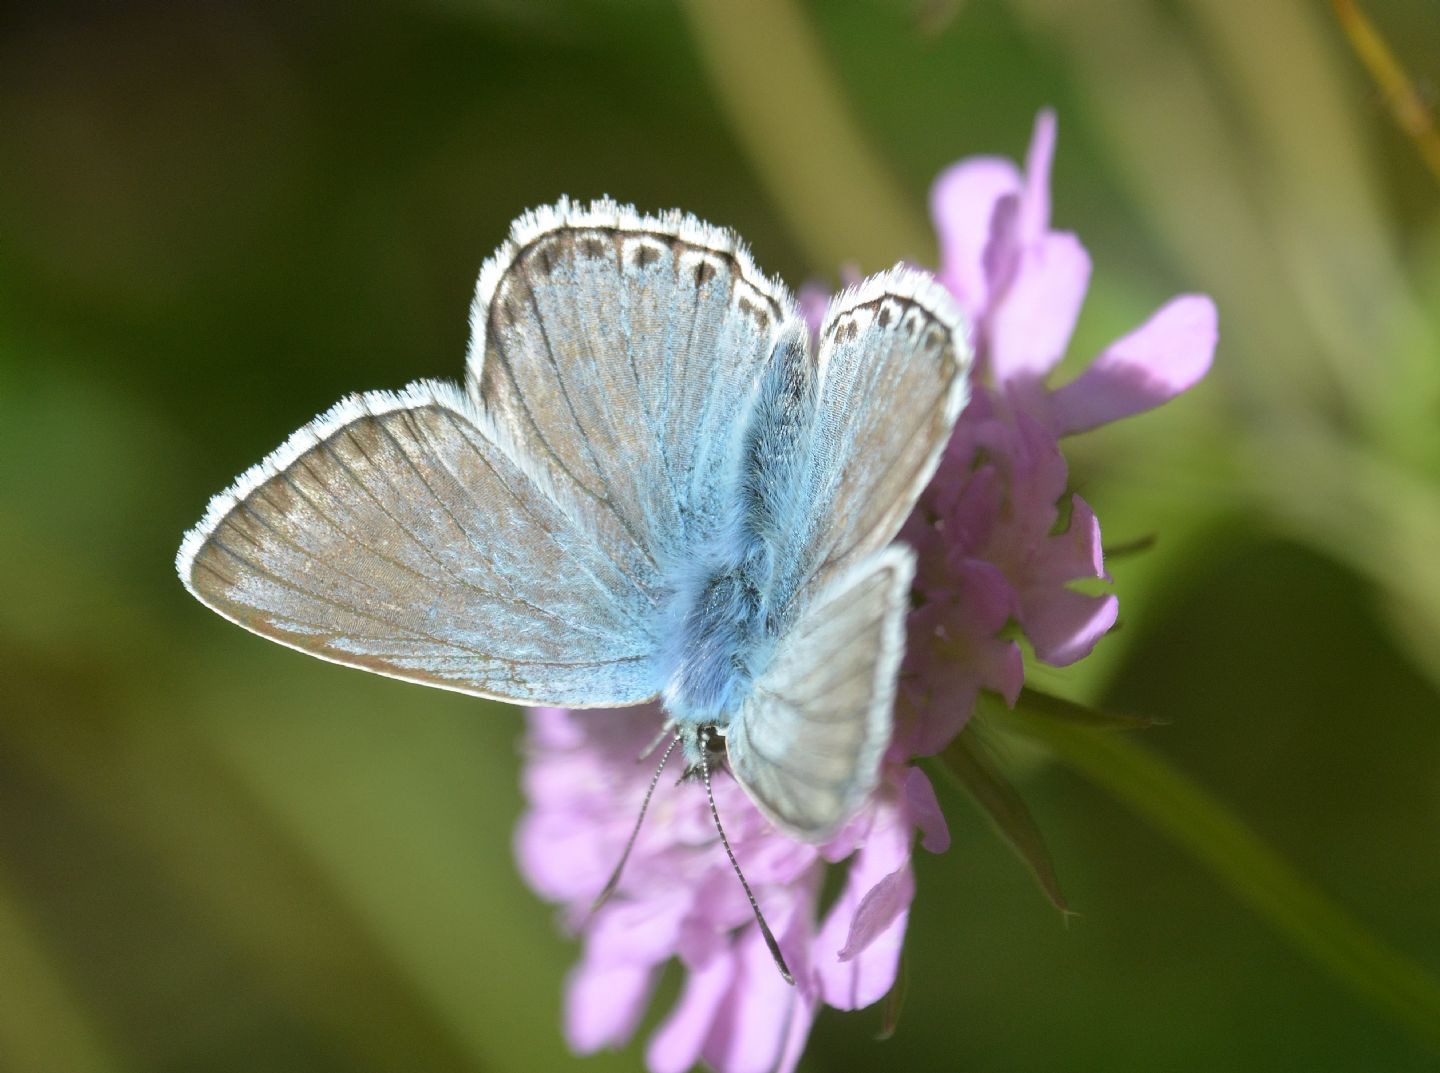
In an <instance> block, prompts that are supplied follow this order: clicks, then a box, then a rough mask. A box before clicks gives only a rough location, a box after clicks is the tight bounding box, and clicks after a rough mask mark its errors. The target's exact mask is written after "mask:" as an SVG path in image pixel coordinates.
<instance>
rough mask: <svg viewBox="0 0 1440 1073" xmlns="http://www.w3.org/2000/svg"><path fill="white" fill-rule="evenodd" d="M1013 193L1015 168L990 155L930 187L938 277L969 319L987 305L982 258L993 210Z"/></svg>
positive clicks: (1016, 176)
mask: <svg viewBox="0 0 1440 1073" xmlns="http://www.w3.org/2000/svg"><path fill="white" fill-rule="evenodd" d="M1019 190H1020V171H1019V169H1018V168H1016V167H1015V165H1014V163H1012V162H1011V161H1009V160H1005V159H1004V158H1003V157H991V156H978V157H969V158H968V159H966V160H962V161H961V162H960V163H958V164H955V165H953V166H951V167H950V168H947V169H946V170H945V171H943V172H941V173H940V177H939V178H938V179H936V180H935V183H934V185H933V186H931V188H930V217H931V219H932V220H934V222H935V232H936V234H937V235H938V236H939V238H940V272H939V273H938V274H939V276H940V280H941V282H943V283H944V284H945V286H946V287H948V288H949V290H950V293H951V294H953V295H955V297H956V299H958V300H959V302H960V307H961V308H962V309H963V310H964V311H965V312H966V314H967V315H968V316H970V317H971V318H974V317H975V316H976V315H977V314H978V313H979V312H980V311H981V310H983V309H984V308H985V306H986V304H987V303H988V302H989V301H990V288H989V283H988V281H987V277H986V272H985V268H984V263H983V259H984V253H985V247H986V245H987V244H988V243H989V241H990V220H991V217H992V216H993V215H994V212H995V206H996V204H997V203H998V202H999V201H1000V199H1001V198H1003V197H1005V196H1006V195H1013V194H1015V193H1017V192H1018V191H1019Z"/></svg>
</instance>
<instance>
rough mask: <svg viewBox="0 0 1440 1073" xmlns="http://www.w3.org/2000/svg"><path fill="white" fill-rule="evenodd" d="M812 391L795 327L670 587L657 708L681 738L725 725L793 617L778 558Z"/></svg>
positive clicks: (802, 338)
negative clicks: (666, 673)
mask: <svg viewBox="0 0 1440 1073" xmlns="http://www.w3.org/2000/svg"><path fill="white" fill-rule="evenodd" d="M814 389H815V383H814V377H813V366H812V362H811V359H810V355H809V347H808V339H807V337H806V334H805V330H804V327H803V325H800V324H796V325H794V326H793V328H792V329H791V330H790V331H789V332H787V333H786V334H785V335H784V336H782V338H781V339H780V341H779V342H778V343H777V344H776V346H775V350H774V353H773V355H772V358H771V360H770V362H769V364H768V367H767V369H766V371H765V374H764V375H763V376H762V377H761V379H760V383H759V384H758V385H757V386H756V394H755V400H754V406H753V409H752V410H751V413H750V415H749V421H748V423H747V425H746V427H745V430H744V433H743V436H742V437H741V442H740V450H739V451H738V452H737V460H738V464H737V466H736V468H735V470H734V471H733V472H732V473H730V474H728V475H727V476H728V477H729V482H728V484H729V488H728V491H729V495H728V497H727V498H728V500H729V504H728V510H727V516H726V518H725V520H724V522H723V523H722V525H721V526H720V527H719V530H718V531H717V532H716V533H714V534H713V535H712V536H711V537H710V539H709V540H708V541H706V542H705V544H704V545H703V547H702V548H701V549H700V553H699V554H698V555H696V556H695V557H694V558H693V559H692V560H690V561H688V562H686V563H683V564H680V565H679V566H678V568H677V569H676V570H675V571H674V576H673V577H672V582H673V587H672V590H671V591H672V593H673V596H672V601H673V602H672V606H671V622H672V623H673V634H672V636H671V637H670V638H669V642H670V644H671V645H672V646H673V647H672V649H671V651H672V653H673V662H672V666H673V670H672V671H671V674H670V677H669V680H668V682H667V684H666V687H665V693H664V698H665V707H666V710H667V711H668V713H669V714H670V717H671V718H672V719H673V720H674V721H675V722H676V723H677V724H678V725H679V727H680V728H681V729H682V731H683V730H685V729H687V728H690V727H694V728H697V729H698V728H699V727H702V726H716V727H719V728H721V729H723V728H724V727H725V726H726V725H727V724H728V723H729V722H730V720H731V718H732V717H733V716H734V715H735V714H736V713H737V712H738V711H739V709H740V706H741V705H742V704H744V702H745V700H746V698H747V697H748V696H749V695H750V690H751V686H752V684H753V683H754V681H755V679H756V678H757V677H759V676H760V675H761V674H762V673H763V672H764V670H765V667H766V665H767V664H768V663H769V661H770V657H771V655H772V653H773V650H774V646H775V640H776V638H777V637H778V636H779V635H780V633H781V632H782V630H783V629H784V626H785V623H786V622H787V621H788V620H789V618H790V617H791V615H792V614H793V612H794V610H795V609H794V608H792V607H790V606H789V605H790V602H791V599H790V598H791V596H792V594H793V593H792V591H791V588H792V587H791V586H789V585H787V584H786V581H787V578H786V576H785V575H786V570H785V567H786V565H787V564H786V562H785V561H784V560H783V558H782V557H781V555H780V552H779V549H781V548H783V547H784V546H785V544H786V542H787V541H789V540H793V536H794V534H793V533H792V532H790V531H789V530H791V529H793V518H794V517H795V515H796V514H797V513H798V512H797V502H798V499H799V491H800V486H801V484H802V482H803V479H804V471H805V463H806V460H807V457H808V455H809V449H810V446H811V444H810V437H811V435H812V433H813V425H812V421H811V415H812V413H813V409H814ZM685 736H686V738H687V745H686V751H687V753H689V752H690V751H692V750H691V745H690V742H689V740H688V739H689V735H685Z"/></svg>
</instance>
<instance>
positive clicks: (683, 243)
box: [176, 200, 970, 841]
mask: <svg viewBox="0 0 1440 1073" xmlns="http://www.w3.org/2000/svg"><path fill="white" fill-rule="evenodd" d="M470 322H471V343H470V347H469V353H468V357H467V365H466V376H465V381H464V384H463V386H459V387H457V386H455V385H452V384H448V383H441V382H436V381H421V382H418V383H414V384H411V385H410V386H409V387H406V388H405V389H403V390H401V391H397V392H387V391H378V392H369V393H365V394H358V395H351V396H349V397H347V398H345V399H342V400H341V401H340V402H339V403H337V404H336V405H335V406H334V407H332V408H331V409H330V410H329V411H327V412H326V413H324V414H322V415H321V416H319V417H318V418H316V419H315V420H314V421H311V422H310V423H309V424H307V425H305V426H304V427H303V428H301V429H300V430H299V431H297V432H296V433H295V434H294V435H292V436H291V437H290V438H289V439H288V440H286V441H285V443H284V444H283V445H282V446H281V447H279V448H278V449H277V450H276V451H274V452H273V453H271V454H270V455H269V456H267V457H266V458H265V459H263V460H262V461H261V462H260V463H259V464H258V465H256V466H254V467H252V468H251V469H249V470H247V471H246V472H245V473H243V474H242V475H241V476H240V477H239V478H238V479H237V480H236V481H235V482H234V483H233V484H232V485H231V486H230V487H229V488H228V489H226V490H225V491H224V492H221V493H220V494H219V495H218V496H216V497H215V498H214V499H213V500H211V502H210V505H209V508H208V509H207V510H206V512H205V515H204V518H203V519H202V520H201V522H200V523H199V524H198V525H197V526H196V527H195V528H193V529H192V530H190V531H189V532H188V533H187V534H186V535H185V538H184V541H183V543H182V544H181V547H180V551H179V555H178V557H177V560H176V566H177V569H178V571H179V574H180V577H181V579H182V581H183V582H184V583H185V586H186V587H187V588H188V589H189V590H190V592H191V593H193V594H194V595H195V596H196V597H197V598H199V599H200V600H201V601H202V602H203V603H205V604H206V605H207V606H209V607H210V608H212V609H214V610H215V611H217V612H219V613H220V614H221V615H223V616H224V617H225V618H227V619H229V620H231V621H232V622H235V623H237V624H238V625H240V626H243V627H245V628H246V629H247V630H250V631H252V632H254V633H257V634H259V635H261V636H263V637H268V638H270V639H271V640H274V641H278V642H280V643H281V644H284V645H288V646H290V647H291V648H295V649H299V650H300V651H302V652H307V653H309V654H310V655H313V656H319V657H320V658H322V659H326V660H330V661H332V662H334V663H341V664H345V665H347V666H351V667H359V668H362V669H364V670H367V671H373V672H375V673H377V674H383V675H388V676H390V677H393V678H400V679H404V680H406V681H411V682H418V683H421V684H424V685H430V686H438V687H440V688H443V689H451V690H457V691H459V692H462V693H468V694H472V695H474V696H479V697H487V698H492V699H496V700H502V701H507V702H510V703H514V704H526V705H547V706H556V707H566V708H597V707H607V708H608V707H618V706H626V705H634V704H640V703H644V702H647V701H653V700H656V699H659V700H660V701H661V702H662V704H663V707H664V710H665V713H666V717H667V719H668V724H667V726H668V727H669V728H670V729H671V730H672V731H673V734H674V735H675V738H676V740H677V741H678V742H679V743H680V744H681V745H683V747H684V752H685V755H686V758H687V760H688V761H689V763H690V765H691V766H692V767H694V766H695V765H697V764H702V763H705V762H706V761H707V753H709V752H711V751H712V750H718V749H720V748H722V747H723V751H724V754H725V759H726V760H727V762H728V766H729V769H730V771H731V772H732V774H733V775H734V777H735V778H736V779H737V780H738V781H739V783H740V784H741V786H742V787H743V788H744V789H745V791H746V793H747V794H748V795H749V797H750V798H751V799H753V801H754V802H755V804H756V805H757V806H758V807H759V809H760V810H761V811H762V812H763V813H764V814H765V816H767V817H768V818H769V819H770V820H771V821H772V822H773V823H774V824H775V825H776V826H777V827H778V828H780V829H781V830H782V831H784V832H786V833H788V834H790V835H792V836H794V837H797V838H801V839H805V840H809V841H820V840H823V839H825V838H826V837H828V836H830V835H831V834H833V833H834V832H835V831H836V830H837V829H838V828H839V827H840V826H841V825H842V824H844V823H845V822H846V820H847V819H849V818H850V817H851V816H852V815H853V814H854V813H855V811H856V810H857V809H858V808H859V806H860V804H861V803H862V802H863V801H864V799H865V798H866V796H867V795H868V794H870V793H871V792H872V790H873V789H874V788H875V786H876V783H877V780H878V778H879V770H880V762H881V759H882V757H883V754H884V752H885V749H886V746H887V744H888V742H889V739H890V733H891V722H892V718H893V715H892V709H893V705H894V697H895V692H896V679H897V674H898V670H899V665H900V660H901V656H902V653H903V649H904V621H905V615H906V612H907V610H908V609H909V592H910V583H911V579H912V575H913V572H914V556H913V554H912V553H911V552H910V551H909V550H908V549H907V548H904V547H903V546H900V545H896V544H893V543H892V541H893V540H894V539H895V536H896V534H897V532H898V531H899V529H900V526H901V524H902V523H903V522H904V520H905V518H906V516H907V515H908V514H909V513H910V511H911V509H912V507H913V506H914V504H915V501H916V499H917V497H918V496H919V494H920V492H921V490H922V488H923V487H924V485H925V484H926V483H927V481H928V480H929V478H930V476H931V474H932V473H933V472H934V470H935V468H936V466H937V464H938V460H939V457H940V453H941V451H942V449H943V447H944V445H945V443H946V441H947V440H948V438H949V436H950V432H951V429H952V427H953V425H954V423H955V420H956V418H957V416H958V415H959V413H960V411H961V410H962V408H963V407H964V405H965V403H966V399H967V378H966V377H967V370H968V367H969V364H970V351H969V349H968V346H967V342H966V338H965V333H964V330H963V328H962V321H961V316H960V313H959V312H958V310H957V309H956V307H955V305H954V304H953V302H952V300H951V299H950V297H949V296H948V295H947V293H946V292H945V291H944V289H943V288H942V287H940V286H939V285H938V284H937V283H936V282H935V281H934V280H933V279H931V278H930V277H929V276H928V275H926V274H924V273H922V272H919V271H916V270H913V269H909V268H905V267H898V266H897V267H896V268H894V269H892V270H890V271H888V272H885V273H882V274H880V275H877V276H872V277H871V278H869V279H867V280H865V281H864V282H863V283H861V284H859V285H858V286H855V287H852V288H850V289H848V290H846V291H844V292H843V293H842V294H840V295H839V296H838V297H836V298H835V299H834V300H833V301H832V302H831V303H830V306H829V309H828V311H827V312H826V314H825V317H824V320H823V323H822V324H821V325H820V328H819V332H818V335H816V336H815V338H814V339H813V340H812V336H811V331H810V329H809V328H808V327H807V325H806V322H805V320H804V319H803V317H802V316H801V313H800V310H799V308H798V306H797V304H796V301H795V299H794V297H792V295H791V294H790V293H789V292H788V291H787V290H786V289H785V287H784V286H783V285H781V284H780V283H779V282H778V281H776V280H774V279H771V278H770V277H768V276H766V275H764V274H763V273H762V272H760V271H759V270H758V269H757V268H756V267H755V264H754V262H753V260H752V259H751V256H750V254H749V252H748V251H747V249H746V247H745V245H744V244H743V243H742V242H741V240H740V239H739V238H738V237H737V236H736V235H735V234H734V233H733V232H730V231H728V230H723V229H720V228H717V227H713V226H710V225H708V224H705V223H702V222H701V221H699V220H697V219H696V218H695V217H693V216H689V215H685V214H682V213H680V212H667V213H662V214H659V215H654V216H650V215H641V214H639V213H637V212H636V211H635V210H634V209H633V208H631V207H629V206H622V205H619V204H616V203H615V202H612V201H609V200H605V201H598V202H594V203H591V204H589V205H580V204H576V203H572V202H570V201H569V200H561V201H560V202H559V203H558V204H555V205H553V206H549V207H545V208H540V209H536V210H534V211H531V212H528V213H526V214H524V215H522V216H521V217H520V218H519V219H518V220H516V221H515V223H514V224H513V225H512V227H511V231H510V236H509V239H508V241H506V242H505V243H504V245H502V246H501V247H500V249H499V250H498V251H497V252H496V253H495V255H494V256H493V257H491V258H490V259H489V260H488V261H487V262H486V263H485V265H484V267H483V269H482V270H481V273H480V279H479V284H478V286H477V290H476V296H475V300H474V303H473V306H472V308H471V314H470ZM706 778H707V785H708V768H707V771H706ZM717 821H718V817H717Z"/></svg>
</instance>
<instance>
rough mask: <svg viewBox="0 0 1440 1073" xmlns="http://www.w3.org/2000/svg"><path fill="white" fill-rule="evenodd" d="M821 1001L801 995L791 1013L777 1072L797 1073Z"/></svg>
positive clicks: (776, 1065) (777, 1064)
mask: <svg viewBox="0 0 1440 1073" xmlns="http://www.w3.org/2000/svg"><path fill="white" fill-rule="evenodd" d="M819 1005H820V1003H819V1002H818V1001H817V1000H815V999H812V998H807V997H805V996H801V997H800V999H799V1000H798V1001H797V1002H796V1003H795V1005H794V1007H793V1008H792V1009H791V1013H790V1025H789V1027H788V1028H787V1029H786V1031H785V1042H784V1044H783V1045H782V1047H781V1050H780V1061H779V1062H777V1063H776V1064H775V1073H795V1069H796V1067H797V1066H799V1064H800V1056H801V1055H802V1054H804V1053H805V1041H806V1040H808V1039H809V1038H810V1026H811V1025H812V1024H814V1023H815V1010H816V1007H818V1006H819Z"/></svg>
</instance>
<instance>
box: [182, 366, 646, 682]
mask: <svg viewBox="0 0 1440 1073" xmlns="http://www.w3.org/2000/svg"><path fill="white" fill-rule="evenodd" d="M486 426H487V422H486V420H485V418H484V415H482V414H479V413H477V412H476V411H475V409H474V407H473V405H472V404H471V403H470V402H469V401H468V400H467V399H466V398H465V397H464V396H463V395H462V394H461V393H460V392H458V391H456V390H455V389H453V388H449V387H447V386H445V385H438V384H421V385H415V386H413V387H411V388H409V389H407V390H406V391H405V392H403V393H400V394H386V393H380V394H373V395H366V396H357V397H355V398H353V399H349V400H346V401H345V402H342V403H341V404H340V405H339V406H337V407H336V408H335V409H334V410H332V411H331V412H330V413H329V414H327V415H325V416H324V417H322V418H320V419H318V420H317V421H315V422H313V423H312V424H311V425H309V426H307V427H306V428H304V429H302V430H301V431H300V432H298V433H297V434H296V435H295V437H292V439H291V441H290V442H289V443H287V444H286V445H285V446H284V447H282V448H281V449H280V450H278V451H276V452H275V453H274V454H273V455H271V456H270V457H269V458H267V459H266V460H265V461H263V462H262V463H260V465H259V466H257V467H255V469H254V470H252V471H250V472H249V473H247V474H246V475H244V476H243V477H241V478H240V480H239V481H237V482H236V484H235V486H234V487H233V488H231V489H230V490H229V491H227V492H225V493H223V494H222V495H220V496H217V497H216V499H215V500H214V501H213V502H212V504H211V509H210V511H209V512H208V513H207V515H206V518H205V520H204V521H202V522H201V524H200V525H199V526H198V527H197V528H196V529H195V530H192V532H191V533H190V534H189V535H187V537H186V540H185V543H184V545H182V548H181V552H180V558H179V562H178V566H179V569H180V574H181V577H182V579H183V580H184V581H185V583H186V585H187V586H188V587H189V588H190V590H191V591H192V592H194V593H195V595H196V596H198V597H199V598H200V599H201V600H203V601H204V602H205V603H206V604H208V605H210V606H211V607H212V608H214V609H215V610H216V611H219V612H220V613H221V614H222V615H224V616H225V617H227V618H229V619H231V620H232V621H234V622H237V623H239V624H240V625H242V626H244V627H246V628H247V629H249V630H252V631H254V632H255V633H258V634H261V635H263V636H266V637H269V638H272V639H273V640H276V641H279V642H281V643H282V644H286V645H289V646H290V647H292V648H297V649H300V650H301V651H304V652H309V653H311V654H312V655H316V656H320V657H322V658H324V659H328V660H332V661H334V662H336V663H343V664H348V665H350V666H355V667H361V668H364V669H366V670H370V671H376V672H378V673H381V674H386V675H390V676H393V677H396V678H404V679H409V680H411V681H416V682H421V683H424V684H427V685H435V686H442V687H445V688H449V689H455V690H459V691H462V692H466V693H474V694H478V695H481V696H488V697H495V698H498V699H502V700H510V701H516V702H521V703H544V704H563V705H568V706H572V707H588V706H596V705H602V704H630V703H637V702H639V701H643V700H646V699H649V698H650V697H653V696H654V695H655V694H656V693H657V692H658V690H659V685H660V683H659V682H658V681H657V678H656V675H657V671H656V668H655V665H654V656H655V651H656V648H657V645H656V641H655V638H654V635H653V633H654V631H653V622H654V607H653V604H652V602H651V597H650V595H649V593H648V592H647V588H646V584H645V579H638V580H637V579H636V578H635V577H633V576H631V575H630V574H629V573H628V572H627V568H626V566H625V564H623V563H620V562H618V561H617V560H616V559H615V558H614V557H612V556H611V555H609V554H608V553H607V552H606V551H605V550H604V549H603V548H602V546H601V545H600V544H599V543H598V542H597V541H596V540H595V539H594V537H593V536H592V535H591V534H589V533H588V532H586V531H584V530H583V529H582V528H581V527H580V526H579V525H577V523H576V520H575V519H574V518H572V517H569V516H567V515H566V513H565V512H564V511H562V510H561V509H560V508H559V507H558V506H557V505H556V504H555V502H554V501H553V499H552V498H551V497H550V496H549V495H547V494H546V493H545V491H544V490H543V489H542V488H541V486H540V484H539V483H538V482H537V481H536V480H535V479H533V478H532V477H531V476H529V475H527V473H526V472H525V471H524V469H523V468H522V466H521V465H519V464H517V462H516V461H515V460H514V459H512V458H511V457H510V456H509V455H508V454H507V453H506V452H505V451H503V450H502V449H501V448H500V447H499V446H497V444H496V443H495V438H494V437H493V435H491V434H489V433H487V430H486Z"/></svg>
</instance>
